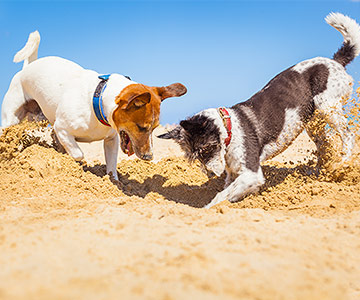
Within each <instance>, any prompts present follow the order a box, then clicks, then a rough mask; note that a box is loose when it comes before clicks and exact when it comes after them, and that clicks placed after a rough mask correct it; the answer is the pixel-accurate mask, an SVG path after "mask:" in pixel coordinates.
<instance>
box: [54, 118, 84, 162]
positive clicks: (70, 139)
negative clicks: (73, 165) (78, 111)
mask: <svg viewBox="0 0 360 300" xmlns="http://www.w3.org/2000/svg"><path fill="white" fill-rule="evenodd" d="M54 131H55V134H56V136H57V137H58V139H59V142H60V144H61V145H62V146H63V147H64V148H65V150H66V152H67V153H68V154H69V155H70V156H72V157H73V158H74V159H75V160H76V161H80V160H82V159H83V158H84V153H83V152H82V151H81V149H80V147H79V145H78V144H77V143H76V141H75V138H74V136H72V135H71V134H69V133H68V132H67V131H66V130H65V129H63V128H61V127H60V126H59V125H58V124H57V123H56V121H55V123H54Z"/></svg>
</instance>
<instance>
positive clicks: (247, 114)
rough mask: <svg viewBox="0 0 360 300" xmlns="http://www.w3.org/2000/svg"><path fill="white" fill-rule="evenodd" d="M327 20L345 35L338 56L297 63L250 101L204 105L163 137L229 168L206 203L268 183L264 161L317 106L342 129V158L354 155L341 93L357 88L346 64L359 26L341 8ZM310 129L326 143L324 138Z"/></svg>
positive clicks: (356, 47)
mask: <svg viewBox="0 0 360 300" xmlns="http://www.w3.org/2000/svg"><path fill="white" fill-rule="evenodd" d="M326 22H327V23H328V24H330V25H331V26H333V27H334V28H335V29H337V30H338V31H340V32H341V34H342V35H343V37H344V43H343V45H342V47H341V48H340V49H339V50H338V51H337V52H336V53H335V54H334V57H333V59H329V58H323V57H316V58H313V59H309V60H306V61H303V62H301V63H298V64H296V65H295V66H293V67H291V68H289V69H287V70H285V71H283V72H282V73H280V74H279V75H277V76H276V77H275V78H273V79H272V80H271V81H270V82H269V83H268V84H267V85H266V86H265V87H264V88H263V89H262V90H261V91H259V92H258V93H256V94H255V95H254V96H252V97H251V98H250V99H249V100H247V101H245V102H242V103H239V104H236V105H234V106H233V107H231V108H228V109H225V108H221V109H207V110H204V111H202V112H200V113H198V114H196V115H194V116H193V117H190V118H188V119H187V120H184V121H181V122H180V125H179V126H177V127H176V128H175V129H173V130H172V131H170V132H168V133H166V134H163V135H161V136H159V137H160V138H165V139H170V138H171V139H174V140H175V141H176V142H178V143H179V144H180V146H181V147H182V149H183V150H184V151H185V154H186V156H187V158H188V159H190V160H194V159H199V160H200V162H201V163H202V164H203V165H204V166H205V167H206V169H207V170H209V171H212V172H213V173H215V174H216V175H217V176H220V175H221V174H222V173H223V172H224V170H226V173H227V178H226V184H225V189H224V190H223V191H221V192H219V193H218V194H217V195H216V197H215V198H214V199H213V200H212V201H211V202H210V203H209V204H208V205H206V206H205V207H206V208H210V207H211V206H213V205H215V204H217V203H219V202H221V201H224V200H229V201H231V202H235V201H237V200H240V199H241V198H242V197H244V196H246V195H248V194H249V193H252V192H256V191H257V190H258V189H259V187H260V186H261V185H262V184H263V183H264V176H263V173H262V170H261V167H260V163H261V162H262V161H264V160H266V159H269V158H271V157H273V156H275V155H277V154H279V153H280V152H282V151H283V150H285V149H286V148H287V147H288V146H289V145H290V144H291V142H292V141H293V140H294V139H295V138H296V137H297V136H298V135H299V134H300V132H301V131H302V130H303V129H304V127H305V128H306V124H307V123H308V121H309V120H310V119H311V118H312V116H313V115H314V111H315V110H318V111H319V112H320V114H321V115H322V116H323V117H324V118H326V120H327V121H328V123H329V124H330V125H331V126H332V127H333V128H334V129H335V130H336V131H337V132H338V133H339V134H340V136H341V139H342V143H343V152H344V157H343V159H344V160H347V159H349V158H350V156H351V152H352V148H353V146H354V135H353V134H352V133H351V132H350V131H349V129H348V125H347V120H346V118H345V117H344V114H343V110H342V103H341V98H342V97H343V96H346V95H349V94H350V93H351V91H352V82H353V79H352V77H351V76H349V75H348V74H347V73H346V71H345V66H346V65H347V64H348V63H350V62H351V61H352V60H353V59H354V58H355V57H356V56H357V55H359V53H360V26H359V25H358V24H357V23H356V22H355V21H354V20H352V19H350V18H349V17H347V16H344V15H342V14H340V13H331V14H329V15H328V16H327V17H326ZM306 129H307V130H308V132H309V133H310V137H311V138H312V139H313V141H314V142H315V143H316V144H317V147H321V144H320V143H319V140H321V139H317V137H316V136H315V135H314V134H312V131H311V130H310V129H309V128H306Z"/></svg>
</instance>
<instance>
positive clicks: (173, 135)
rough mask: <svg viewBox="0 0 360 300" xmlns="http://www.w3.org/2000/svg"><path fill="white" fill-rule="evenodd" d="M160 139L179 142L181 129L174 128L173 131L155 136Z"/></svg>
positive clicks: (178, 127)
mask: <svg viewBox="0 0 360 300" xmlns="http://www.w3.org/2000/svg"><path fill="white" fill-rule="evenodd" d="M157 137H158V138H160V139H165V140H170V139H172V140H176V141H178V140H180V139H181V127H180V126H176V127H175V128H174V129H173V130H171V131H169V132H167V133H164V134H160V135H158V136H157Z"/></svg>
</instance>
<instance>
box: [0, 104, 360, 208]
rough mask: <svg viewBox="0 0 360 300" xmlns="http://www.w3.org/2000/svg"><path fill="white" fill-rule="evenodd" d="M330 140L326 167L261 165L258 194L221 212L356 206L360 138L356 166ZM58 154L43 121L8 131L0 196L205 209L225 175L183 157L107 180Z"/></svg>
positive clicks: (100, 168)
mask: <svg viewBox="0 0 360 300" xmlns="http://www.w3.org/2000/svg"><path fill="white" fill-rule="evenodd" d="M351 103H352V106H351V105H349V104H348V105H347V107H348V108H349V109H348V113H349V114H351V120H352V122H351V126H352V128H353V130H354V132H359V131H358V124H359V120H358V118H359V113H358V112H359V111H358V106H357V105H355V104H357V102H356V101H355V100H351ZM314 122H315V123H314V127H315V128H321V130H324V128H325V127H324V126H325V125H324V126H323V127H321V126H320V125H319V124H320V123H319V122H318V121H314ZM326 130H329V129H328V128H326ZM333 136H334V139H333V141H326V143H324V145H325V146H326V147H324V149H325V150H324V152H323V153H322V156H323V157H325V158H324V160H323V161H325V162H326V163H324V164H317V165H316V164H315V163H314V162H313V161H311V160H310V161H308V162H307V163H306V164H301V163H293V162H290V167H289V164H285V163H279V162H267V163H266V164H265V165H264V166H263V172H264V175H265V178H266V183H265V185H264V187H263V188H262V189H261V191H260V193H258V194H257V195H250V196H248V197H246V198H244V199H243V200H242V201H239V202H237V203H234V204H230V203H225V204H221V205H220V206H224V205H225V206H230V207H234V208H262V209H266V210H268V209H290V210H295V209H296V210H301V211H306V212H309V213H311V214H321V209H325V211H331V212H336V211H337V210H352V209H355V208H359V205H360V204H359V198H360V197H359V194H360V184H359V182H360V167H359V161H360V160H359V152H358V149H359V146H358V144H359V139H357V146H356V153H355V154H354V158H353V160H352V161H351V163H348V164H347V165H346V166H345V165H339V163H338V161H339V159H338V157H339V156H338V155H336V153H337V152H338V151H335V149H336V147H337V148H338V146H339V144H340V143H339V139H338V137H336V135H333ZM334 145H335V146H334ZM330 146H331V147H330ZM55 148H57V149H58V150H60V151H61V150H62V149H61V147H59V144H58V143H57V142H56V140H55V139H54V135H53V134H52V129H51V127H49V126H47V123H45V122H40V123H31V122H23V123H21V124H19V125H16V126H12V127H10V128H6V129H5V130H4V132H3V134H2V135H1V138H0V176H1V178H2V184H1V189H0V197H1V198H2V199H7V200H8V201H17V202H21V203H22V205H26V206H29V205H35V206H37V207H38V208H39V209H40V208H41V207H44V208H45V207H46V208H49V207H62V206H69V207H73V206H84V205H90V204H89V203H92V202H94V201H95V202H96V201H105V202H106V201H112V202H116V201H118V200H116V199H119V198H121V199H122V200H121V201H125V202H128V201H131V202H134V203H135V202H136V201H140V199H141V198H142V199H141V201H145V202H149V203H151V202H152V203H164V201H166V200H170V201H173V202H177V203H183V204H187V205H189V206H193V207H202V206H204V205H205V204H206V203H208V202H209V201H210V200H211V199H212V198H213V197H214V196H215V195H216V193H217V192H218V191H221V190H222V189H223V185H224V176H222V177H221V178H211V179H209V178H207V177H206V176H205V175H204V173H203V172H202V171H201V170H200V168H199V165H198V164H196V163H195V164H193V165H190V164H189V163H188V162H187V161H186V160H185V159H184V158H183V157H166V158H164V159H162V160H160V161H159V162H158V163H152V162H147V161H142V160H139V159H134V160H122V161H120V162H119V164H118V173H119V181H118V182H112V181H111V180H110V178H109V176H107V175H105V166H104V165H100V164H96V165H88V164H86V163H81V164H79V163H76V162H75V161H74V160H73V159H72V158H71V157H70V156H68V155H67V154H63V153H60V152H59V151H56V150H55ZM332 157H333V158H334V160H335V161H336V163H334V160H331V158H332ZM329 162H330V163H329ZM334 166H336V167H334ZM21 199H22V200H21ZM41 199H46V201H44V200H41ZM1 205H2V206H4V205H6V204H5V203H2V204H1ZM320 208H321V209H320Z"/></svg>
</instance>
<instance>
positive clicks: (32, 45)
mask: <svg viewBox="0 0 360 300" xmlns="http://www.w3.org/2000/svg"><path fill="white" fill-rule="evenodd" d="M39 44H40V34H39V32H38V31H37V30H36V31H34V32H32V33H30V35H29V38H28V41H27V42H26V44H25V46H24V48H22V49H21V50H20V51H19V52H18V53H16V54H15V56H14V62H15V63H18V62H21V61H24V65H23V68H25V67H26V66H27V65H28V64H29V63H31V62H33V61H34V60H36V59H37V54H38V48H39Z"/></svg>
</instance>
